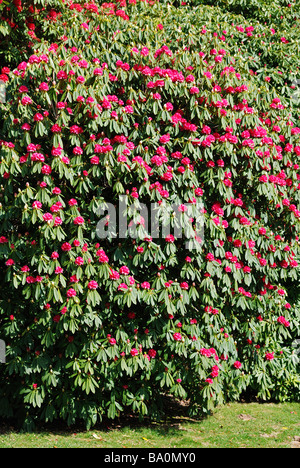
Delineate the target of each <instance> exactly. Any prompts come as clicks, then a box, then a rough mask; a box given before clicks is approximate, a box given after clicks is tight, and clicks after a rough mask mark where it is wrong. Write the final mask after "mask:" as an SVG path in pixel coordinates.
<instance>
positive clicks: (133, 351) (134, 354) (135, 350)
mask: <svg viewBox="0 0 300 468" xmlns="http://www.w3.org/2000/svg"><path fill="white" fill-rule="evenodd" d="M130 354H131V356H137V355H138V354H139V352H138V350H137V349H136V348H132V350H131V351H130Z"/></svg>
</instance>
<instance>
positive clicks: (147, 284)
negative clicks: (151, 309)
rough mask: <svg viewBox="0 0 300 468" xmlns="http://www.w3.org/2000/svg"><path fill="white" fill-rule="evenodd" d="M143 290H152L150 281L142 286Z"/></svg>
mask: <svg viewBox="0 0 300 468" xmlns="http://www.w3.org/2000/svg"><path fill="white" fill-rule="evenodd" d="M141 288H142V289H150V283H148V281H144V282H143V283H142V284H141Z"/></svg>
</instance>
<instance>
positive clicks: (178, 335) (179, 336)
mask: <svg viewBox="0 0 300 468" xmlns="http://www.w3.org/2000/svg"><path fill="white" fill-rule="evenodd" d="M173 338H174V340H175V341H181V340H182V335H181V334H180V333H174V335H173Z"/></svg>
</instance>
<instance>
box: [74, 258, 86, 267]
mask: <svg viewBox="0 0 300 468" xmlns="http://www.w3.org/2000/svg"><path fill="white" fill-rule="evenodd" d="M83 264H84V260H83V258H82V257H77V258H76V259H75V265H77V266H81V265H83Z"/></svg>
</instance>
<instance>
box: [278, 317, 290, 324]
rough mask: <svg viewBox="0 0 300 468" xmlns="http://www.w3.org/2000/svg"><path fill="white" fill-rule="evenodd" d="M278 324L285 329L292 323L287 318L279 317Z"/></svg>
mask: <svg viewBox="0 0 300 468" xmlns="http://www.w3.org/2000/svg"><path fill="white" fill-rule="evenodd" d="M277 322H278V323H281V325H284V326H285V327H289V326H290V322H288V321H287V319H286V318H285V317H283V316H282V315H281V316H280V317H278V319H277Z"/></svg>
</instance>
